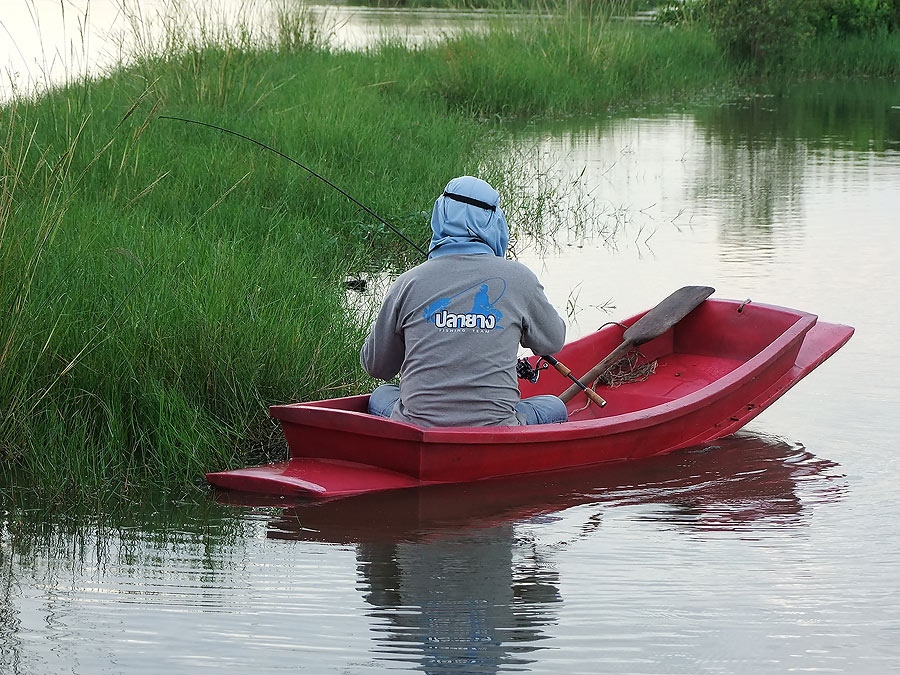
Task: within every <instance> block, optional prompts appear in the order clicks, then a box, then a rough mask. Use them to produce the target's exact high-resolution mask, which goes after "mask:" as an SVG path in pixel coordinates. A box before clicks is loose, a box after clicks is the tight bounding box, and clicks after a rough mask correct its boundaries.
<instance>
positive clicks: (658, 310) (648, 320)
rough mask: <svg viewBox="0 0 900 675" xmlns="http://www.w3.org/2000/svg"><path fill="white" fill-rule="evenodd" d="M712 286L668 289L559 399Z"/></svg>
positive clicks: (680, 314) (670, 322)
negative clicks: (654, 305) (662, 297)
mask: <svg viewBox="0 0 900 675" xmlns="http://www.w3.org/2000/svg"><path fill="white" fill-rule="evenodd" d="M715 290H716V289H714V288H711V287H709V286H685V287H684V288H679V289H678V290H677V291H675V292H674V293H672V295H670V296H669V297H668V298H666V299H665V300H663V301H662V302H661V303H659V304H658V305H657V306H656V307H654V308H653V309H651V310H650V311H649V312H647V313H646V314H644V316H642V317H641V318H640V319H638V320H637V321H635V322H634V324H633V325H632V326H630V327H629V328H627V329H626V330H625V333H624V334H623V335H622V344H620V345H619V346H618V347H616V348H615V349H614V350H613V351H612V352H611V353H610V355H609V356H607V357H606V358H605V359H603V360H602V361H600V363H598V364H597V365H596V366H594V367H593V368H591V369H590V370H589V371H588V372H587V373H585V374H584V376H582V377H581V379H580V381H579V383H578V384H573V385H572V386H571V387H569V388H568V389H566V390H565V391H564V392H563V393H562V394H560V395H559V397H560V398H561V399H562V401H563V403H566V402H568V401H570V400H571V399H572V397H573V396H575V394H577V393H578V392H579V391H582V390H584V388H585V387H587V386H589V385H590V383H592V382H593V381H594V380H596V379H597V378H598V377H600V376H601V375H602V374H603V373H604V372H605V371H606V370H607V369H608V368H609V367H610V366H611V365H612V364H614V363H616V362H617V361H619V359H621V358H622V357H624V356H625V355H626V354H627V353H628V352H629V351H631V350H632V349H633V348H634V347H637V346H639V345H642V344H644V343H645V342H649V341H650V340H652V339H654V338H657V337H659V336H660V335H662V334H663V333H665V332H666V331H667V330H669V329H670V328H671V327H672V326H674V325H675V324H676V323H678V322H679V321H681V320H682V319H683V318H684V317H686V316H687V315H688V314H689V313H690V312H691V310H692V309H694V308H695V307H696V306H697V305H699V304H700V303H701V302H703V301H704V300H706V299H707V298H708V297H709V296H710V295H712V294H713V292H714V291H715ZM592 400H593V399H592ZM601 400H603V399H601ZM604 404H605V402H604ZM601 407H602V406H601Z"/></svg>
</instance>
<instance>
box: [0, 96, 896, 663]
mask: <svg viewBox="0 0 900 675" xmlns="http://www.w3.org/2000/svg"><path fill="white" fill-rule="evenodd" d="M521 143H522V147H524V148H529V152H533V157H534V161H535V162H536V163H537V164H538V165H539V166H541V167H542V170H546V171H547V172H548V173H553V174H555V175H557V177H563V178H566V177H571V178H573V179H574V178H576V177H578V176H581V179H580V181H581V182H580V187H579V188H578V191H577V192H576V193H573V194H572V195H570V197H569V199H580V200H582V203H583V202H584V201H585V200H593V208H594V209H595V210H594V217H593V218H591V219H589V222H587V223H586V224H584V227H583V228H579V229H577V231H574V232H571V231H566V230H561V231H560V232H559V233H558V236H557V242H558V244H559V246H558V247H549V249H545V250H543V251H541V252H539V248H538V247H537V246H536V245H532V246H530V247H529V246H528V245H527V244H528V242H527V241H525V240H524V239H523V240H521V241H520V242H519V243H518V250H519V255H520V257H521V258H522V259H523V260H525V261H526V262H528V263H529V264H530V265H531V266H532V267H533V268H534V269H535V270H536V271H538V272H539V274H540V276H541V277H542V279H543V280H544V281H545V283H546V286H547V289H548V293H549V294H550V296H551V299H552V300H553V301H554V303H555V304H556V305H557V306H558V307H559V308H560V309H562V308H565V307H569V315H570V332H571V333H572V334H573V335H577V334H583V333H585V332H587V331H590V330H593V329H594V328H596V327H597V326H598V325H599V324H601V323H604V322H605V321H608V320H609V319H610V318H621V317H625V316H628V315H630V314H632V313H634V312H636V311H638V310H640V309H644V308H646V307H648V306H650V305H652V304H655V302H657V301H658V300H659V299H661V298H662V297H664V296H665V295H667V294H668V293H669V292H670V291H672V290H673V289H675V288H677V287H679V286H681V285H684V284H710V285H712V286H715V287H716V288H717V293H716V295H717V296H718V297H731V298H740V299H744V298H751V299H752V300H753V301H756V302H767V303H774V304H782V305H787V306H792V307H796V308H800V309H804V310H808V311H811V312H815V313H818V314H819V315H820V316H821V317H822V318H823V319H824V320H828V321H836V322H842V323H848V324H851V325H853V326H855V327H856V328H857V333H856V335H855V336H854V338H853V339H852V340H851V342H850V343H849V344H848V345H847V346H846V347H845V348H844V349H843V350H841V351H840V352H839V353H838V354H837V355H836V356H834V357H833V358H832V359H831V360H829V361H828V362H826V363H825V364H824V365H823V366H822V367H821V368H819V369H818V370H817V371H815V372H814V373H813V374H811V375H810V376H809V377H808V378H807V379H806V380H804V381H803V382H801V383H800V384H799V385H798V386H797V387H795V388H794V389H792V390H791V392H790V393H789V394H788V395H787V396H785V397H784V398H783V399H782V400H780V401H778V403H777V404H776V405H775V406H774V407H773V408H771V409H770V410H768V411H766V412H765V413H763V414H762V415H761V416H760V417H758V418H757V419H756V420H755V421H754V422H753V423H752V424H751V425H750V426H749V427H748V428H747V429H746V430H745V431H744V432H742V433H741V434H739V435H737V436H734V437H730V438H727V439H724V440H722V441H720V442H718V443H716V444H715V445H713V446H710V447H706V448H696V449H693V450H690V451H685V452H680V453H675V454H673V455H670V456H667V457H663V458H657V459H653V460H649V461H643V462H636V463H633V464H629V465H624V466H611V467H595V468H589V469H581V470H578V471H575V472H565V473H560V474H553V475H542V476H538V477H531V478H520V479H515V480H509V481H500V482H497V483H491V484H487V485H468V486H454V487H443V488H437V489H430V490H418V491H399V492H396V493H393V494H391V493H388V494H383V495H375V496H369V497H361V498H357V499H349V500H340V501H337V502H332V503H326V504H318V505H316V504H312V505H310V504H298V505H285V506H281V507H273V506H264V505H249V506H248V505H244V506H242V505H235V504H231V505H229V504H219V503H216V501H215V497H213V496H211V497H210V499H209V500H206V501H200V502H199V503H193V502H186V503H180V504H168V505H164V506H156V507H154V506H152V505H150V504H135V505H134V506H133V509H131V510H129V509H123V510H122V512H120V513H118V514H115V515H113V516H109V517H106V518H103V519H100V520H97V519H95V518H91V517H87V516H85V517H81V518H78V519H76V518H74V517H46V516H39V515H37V513H36V512H31V511H23V510H21V509H17V508H14V507H12V506H9V505H7V506H6V507H4V510H3V511H2V516H0V566H2V570H3V571H2V577H0V582H2V586H0V630H2V639H0V672H3V673H7V672H8V673H23V674H24V673H28V674H31V673H121V672H127V673H141V672H146V673H158V672H169V673H193V672H198V671H203V670H204V669H208V670H210V671H215V672H228V673H247V672H255V673H278V672H298V671H308V672H340V673H363V672H380V671H384V670H391V669H396V670H420V671H425V672H465V673H469V672H473V673H493V672H500V671H520V672H536V673H561V672H565V673H596V672H610V673H626V672H627V673H784V672H793V671H823V672H842V673H889V672H900V646H898V644H900V639H898V636H900V564H898V562H897V554H898V551H900V506H898V500H897V498H896V496H897V487H896V486H897V477H898V468H900V463H898V459H897V441H896V428H895V421H896V420H897V418H898V412H900V405H898V404H900V386H898V384H897V377H896V376H897V373H898V365H900V357H898V354H900V339H898V332H897V329H898V323H900V322H898V320H897V291H898V289H900V271H898V270H900V233H898V224H900V217H898V213H900V85H881V84H875V83H870V84H868V85H866V86H860V87H849V86H845V87H839V88H832V87H824V86H819V87H816V88H814V89H810V90H803V91H797V92H795V93H794V94H793V95H792V96H790V97H788V98H774V97H773V98H760V99H753V100H748V101H739V102H737V103H735V104H734V105H731V106H725V107H719V108H703V109H697V110H690V111H685V112H679V113H677V114H672V113H669V114H659V115H648V116H646V117H642V118H630V119H612V120H605V121H600V122H597V121H594V122H590V123H581V124H580V123H567V124H565V125H559V126H557V125H544V126H538V127H534V128H529V129H526V130H524V131H522V132H521ZM220 499H221V497H220Z"/></svg>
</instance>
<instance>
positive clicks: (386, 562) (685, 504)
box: [220, 433, 845, 672]
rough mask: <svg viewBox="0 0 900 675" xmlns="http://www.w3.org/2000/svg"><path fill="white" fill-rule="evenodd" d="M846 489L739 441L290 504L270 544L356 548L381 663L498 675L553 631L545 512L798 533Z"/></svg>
mask: <svg viewBox="0 0 900 675" xmlns="http://www.w3.org/2000/svg"><path fill="white" fill-rule="evenodd" d="M844 489H845V488H844V481H843V479H842V476H841V474H840V471H839V467H838V466H837V465H836V464H835V463H834V462H830V461H827V460H823V459H819V458H816V457H815V456H813V455H812V454H811V453H809V452H808V451H807V450H806V449H805V448H803V447H802V446H800V445H798V444H792V443H788V442H785V441H783V440H781V439H777V438H772V437H763V436H759V435H752V434H747V433H743V434H739V435H735V436H732V437H729V438H726V439H722V440H721V441H719V442H717V443H716V445H714V446H710V447H708V448H697V449H693V450H686V451H681V452H676V453H673V454H669V455H665V456H662V457H658V458H652V459H649V460H643V461H637V462H628V463H623V464H615V465H609V464H607V465H602V466H593V467H581V468H579V469H576V470H568V471H562V472H555V473H541V474H536V475H533V476H520V477H516V478H510V479H502V480H491V481H482V482H475V483H463V484H453V485H440V486H433V487H427V488H418V489H408V490H396V491H389V492H381V493H369V494H363V495H359V496H356V497H351V498H348V499H339V500H335V501H325V502H300V503H295V504H292V505H288V506H286V508H285V509H284V510H283V511H281V512H280V513H279V514H278V515H277V516H276V517H274V518H273V519H271V520H270V522H269V526H268V532H267V536H268V537H269V538H273V539H292V540H304V541H316V542H327V543H335V544H354V545H356V555H357V561H358V568H357V569H358V572H359V582H360V587H361V590H362V591H363V593H364V598H365V600H366V602H368V603H369V604H370V605H372V607H373V609H372V611H371V616H372V617H373V618H374V619H375V621H376V625H377V626H379V627H378V628H376V629H375V630H376V631H378V637H377V638H376V642H377V647H376V649H375V651H376V652H377V653H380V654H381V655H382V658H384V659H386V660H398V661H405V662H411V663H413V664H415V665H417V666H418V668H420V669H422V670H425V671H426V672H439V671H444V670H454V671H457V672H458V671H464V672H472V671H475V672H496V671H498V670H500V669H501V668H508V667H513V668H515V667H516V666H521V665H523V664H527V663H529V662H530V661H531V659H529V657H528V653H529V652H532V651H534V650H536V649H540V648H541V646H540V643H541V640H542V638H546V637H549V636H548V635H547V634H546V633H544V632H543V631H544V629H545V627H546V626H551V625H553V624H555V623H556V622H557V620H558V616H557V609H558V608H559V603H561V602H562V598H561V595H560V591H559V576H558V575H559V573H558V571H557V569H556V564H557V562H558V560H557V558H558V557H559V556H560V548H559V547H557V546H547V545H544V544H542V543H540V542H539V541H537V539H536V538H535V537H534V536H533V532H529V530H533V529H534V527H533V526H534V525H535V524H537V526H538V527H539V526H540V524H541V523H542V522H544V521H545V520H547V518H548V516H550V514H558V515H557V516H556V517H562V515H563V514H562V512H563V511H566V510H568V509H575V507H578V508H577V509H575V510H574V511H573V512H571V513H569V514H566V516H565V517H567V518H568V517H570V516H572V517H575V518H576V520H578V521H580V522H579V524H578V525H577V527H576V528H575V532H576V534H575V535H574V538H575V539H577V538H583V537H589V536H591V535H592V534H593V533H595V532H596V531H597V529H598V528H601V527H602V515H603V513H604V512H605V511H607V510H608V509H610V508H618V507H623V506H631V507H634V506H639V507H640V508H639V515H638V518H639V519H640V520H641V521H646V520H651V521H653V520H655V521H658V522H661V523H664V524H665V525H666V526H673V525H674V526H676V527H680V528H686V529H695V530H696V529H702V530H710V529H712V530H728V531H734V530H742V531H743V530H753V529H765V528H772V527H775V528H784V527H786V528H793V527H798V526H802V524H803V520H804V518H805V517H806V513H808V511H809V508H810V507H811V506H813V505H815V504H821V503H826V502H833V501H836V500H838V499H840V498H841V495H842V493H843V491H844ZM220 498H221V499H223V500H228V501H235V499H236V498H237V499H239V498H240V497H239V496H238V495H236V494H235V493H230V492H223V493H220ZM248 499H250V500H251V501H252V503H256V504H258V503H260V501H259V495H253V496H249V497H248ZM529 526H532V527H529ZM566 529H567V530H568V529H569V528H566ZM568 543H571V541H569V542H568Z"/></svg>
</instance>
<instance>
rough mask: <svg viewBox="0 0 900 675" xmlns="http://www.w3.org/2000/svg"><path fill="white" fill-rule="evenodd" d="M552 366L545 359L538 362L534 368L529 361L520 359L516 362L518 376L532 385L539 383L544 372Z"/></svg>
mask: <svg viewBox="0 0 900 675" xmlns="http://www.w3.org/2000/svg"><path fill="white" fill-rule="evenodd" d="M549 367H550V364H549V363H547V362H546V361H544V359H543V358H540V359H538V360H537V363H535V364H534V365H533V366H532V365H531V362H530V361H529V360H528V359H519V360H518V361H516V375H517V376H518V377H519V379H520V380H528V381H529V382H531V383H532V384H534V383H535V382H537V381H538V377H540V374H541V371H542V370H547V368H549Z"/></svg>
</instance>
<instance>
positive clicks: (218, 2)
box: [0, 0, 528, 101]
mask: <svg viewBox="0 0 900 675" xmlns="http://www.w3.org/2000/svg"><path fill="white" fill-rule="evenodd" d="M281 2H283V0H63V1H60V0H4V2H3V5H2V7H0V101H3V100H5V99H8V98H9V97H10V96H11V95H12V94H13V93H17V94H20V95H21V94H28V93H30V92H34V91H40V90H43V89H46V88H48V87H52V86H56V85H59V84H61V83H63V82H65V81H67V80H73V79H79V78H83V77H94V76H97V75H99V74H101V73H103V72H104V71H105V70H108V69H110V68H113V67H116V66H117V65H118V64H120V63H122V62H123V61H127V60H128V58H129V55H130V54H132V53H134V52H136V51H137V52H143V51H146V50H147V49H148V48H150V47H151V46H152V45H158V44H159V43H160V40H161V38H162V37H163V36H166V35H171V36H175V35H179V36H180V35H182V34H184V35H188V36H192V37H193V38H194V39H196V40H200V41H201V42H202V41H204V39H206V38H217V37H221V36H227V38H228V39H230V40H232V41H233V40H235V39H236V37H235V36H237V35H239V34H240V33H241V31H242V30H243V29H245V28H248V29H249V32H250V33H252V34H253V35H257V36H258V35H259V34H260V31H261V32H262V34H263V35H271V34H272V33H273V30H272V28H271V26H272V25H273V17H274V9H275V8H276V7H277V6H279V3H281ZM290 4H291V3H290V2H288V3H287V5H288V6H290ZM305 6H306V7H307V9H308V10H309V13H310V17H311V18H312V19H314V20H315V21H316V23H317V25H318V27H319V28H320V29H321V35H322V37H324V38H327V39H328V42H329V44H330V45H331V46H332V47H333V48H335V49H363V48H365V47H367V46H370V45H372V44H374V43H376V42H378V41H379V40H383V39H388V38H389V39H392V40H401V41H403V42H404V43H405V44H410V45H419V44H423V43H425V42H427V41H429V40H435V39H438V38H440V37H442V36H445V35H450V34H453V33H455V32H457V31H460V30H467V31H477V30H482V29H484V27H485V25H486V19H488V18H490V17H491V16H494V15H496V14H497V13H496V12H489V11H484V10H473V11H458V10H445V9H434V8H422V9H390V10H385V9H380V8H375V7H354V6H347V5H324V4H322V5H317V4H311V3H310V4H307V5H305ZM516 16H522V17H527V16H528V15H527V14H520V15H519V14H517V15H516Z"/></svg>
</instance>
